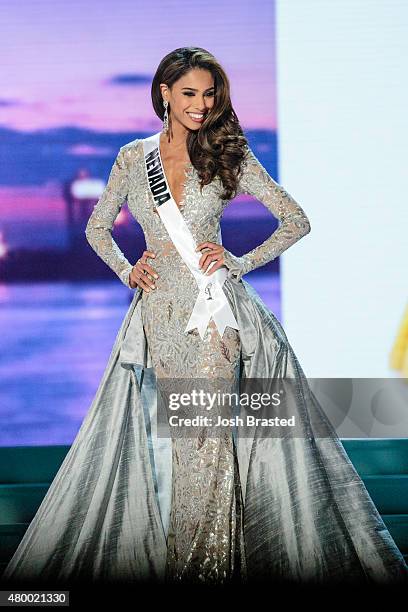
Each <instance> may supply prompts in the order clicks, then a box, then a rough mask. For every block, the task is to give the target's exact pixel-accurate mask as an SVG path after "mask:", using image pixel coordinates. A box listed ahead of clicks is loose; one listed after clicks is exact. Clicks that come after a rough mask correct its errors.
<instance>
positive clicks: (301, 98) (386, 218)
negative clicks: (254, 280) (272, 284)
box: [276, 0, 408, 378]
mask: <svg viewBox="0 0 408 612" xmlns="http://www.w3.org/2000/svg"><path fill="white" fill-rule="evenodd" d="M407 27H408V3H407V2H404V1H402V0H400V1H390V0H382V1H371V2H354V1H350V0H349V1H347V0H332V1H331V2H326V3H325V2H321V0H309V1H308V2H303V1H302V0H291V2H287V1H286V0H277V25H276V28H277V31H276V34H277V92H278V130H279V182H280V183H281V184H283V185H284V186H285V188H286V189H287V190H288V191H289V192H290V193H291V194H292V195H293V196H294V197H295V199H297V201H298V202H299V204H301V206H302V207H303V208H304V209H305V211H306V213H307V214H308V216H309V218H310V222H311V233H310V234H309V235H308V236H307V237H306V238H304V239H303V240H302V241H301V242H300V243H299V244H297V245H295V246H294V247H292V248H291V249H290V250H289V251H288V252H287V253H285V254H284V255H283V256H282V257H281V264H282V296H283V303H282V322H283V324H284V326H285V329H286V331H287V333H288V337H289V340H290V341H291V343H292V345H293V348H294V350H295V351H296V352H297V354H298V357H299V358H300V360H301V363H302V364H303V367H304V370H305V373H306V375H308V376H311V377H368V378H371V377H393V376H398V375H399V374H398V372H395V371H393V370H392V369H391V368H390V365H389V358H390V353H391V350H392V346H393V343H394V340H395V336H396V334H397V331H398V328H399V326H400V323H401V319H402V316H403V313H404V309H405V305H406V303H407V299H408V286H407V260H408V257H407V256H408V239H407V233H408V232H407V230H408V223H407V221H408V206H407V202H406V177H407V169H406V166H407V156H406V146H407V145H406V143H407V142H408V122H407V108H408V86H407V81H406V74H407V69H408V68H407V57H408V37H407Z"/></svg>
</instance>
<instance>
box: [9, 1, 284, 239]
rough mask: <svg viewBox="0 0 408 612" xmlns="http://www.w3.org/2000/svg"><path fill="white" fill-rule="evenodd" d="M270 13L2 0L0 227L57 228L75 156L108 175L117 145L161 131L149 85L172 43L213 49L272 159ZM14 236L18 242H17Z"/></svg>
mask: <svg viewBox="0 0 408 612" xmlns="http://www.w3.org/2000/svg"><path fill="white" fill-rule="evenodd" d="M274 12H275V8H274V2H271V1H270V0H254V1H252V2H250V3H249V2H247V1H246V0H245V1H240V0H238V1H236V2H234V3H231V2H230V1H229V0H228V1H227V0H219V1H217V2H201V1H195V2H191V0H190V1H189V2H187V1H185V0H177V1H175V0H166V1H151V2H144V1H143V2H142V1H141V0H118V1H117V2H115V3H113V2H110V1H109V2H107V1H103V0H102V1H101V0H85V1H81V2H79V1H77V0H73V1H72V2H57V4H56V3H55V0H54V1H51V0H35V1H27V0H25V1H22V2H19V3H12V2H6V3H2V5H1V6H0V23H1V26H0V32H1V39H2V43H1V47H2V51H1V55H2V70H1V72H0V134H1V140H2V142H3V144H2V146H1V157H2V162H3V163H2V166H3V171H1V170H0V212H1V217H2V219H3V220H4V221H6V222H7V225H8V226H9V224H10V222H11V221H13V222H14V223H15V222H17V223H18V221H19V220H21V221H26V222H27V221H28V220H30V221H31V222H34V223H35V222H36V221H39V222H40V221H44V220H47V222H51V223H52V222H53V221H54V222H55V224H56V227H57V226H60V225H61V221H62V219H63V216H64V203H63V200H62V196H61V191H60V185H61V181H62V180H64V179H67V178H69V177H70V176H71V175H72V170H73V168H75V167H76V166H78V160H79V161H80V164H82V165H83V164H88V166H89V167H90V168H91V170H92V172H93V174H94V175H96V176H100V177H101V178H105V179H106V178H107V174H108V170H107V167H108V166H109V165H110V163H111V162H112V160H113V156H114V155H115V153H116V152H117V149H118V147H119V146H121V144H124V143H125V142H128V141H130V140H132V139H133V138H136V137H139V136H142V135H145V134H151V133H154V132H156V131H158V130H159V129H160V128H161V122H160V120H159V119H158V117H156V115H155V114H154V111H153V109H152V105H151V99H150V85H151V79H152V77H153V74H154V71H155V69H156V68H157V65H158V63H159V61H160V59H161V58H162V57H163V56H164V55H166V54H167V53H168V52H170V51H171V50H173V49H175V48H177V47H182V46H190V45H196V46H200V47H204V48H206V49H208V50H209V51H211V52H212V53H214V55H215V56H216V57H217V58H218V59H219V61H220V62H221V64H222V65H223V67H224V68H225V70H226V72H227V74H228V76H229V78H230V82H231V96H232V103H233V105H234V108H235V111H236V112H237V114H238V117H239V119H240V121H241V124H242V126H243V128H244V130H245V131H251V130H256V131H258V130H260V131H262V132H263V133H264V134H266V137H265V138H264V140H262V143H261V144H262V145H263V147H264V152H265V155H266V156H268V154H271V155H272V152H271V150H270V151H269V153H268V149H272V147H273V146H274V145H272V144H271V145H270V146H269V142H268V137H267V133H268V132H270V133H271V134H272V133H274V132H275V131H276V92H275V85H276V69H275V26H274V21H275V15H274ZM48 131H50V132H48ZM73 134H74V135H75V138H74V137H73ZM56 135H57V137H56ZM78 135H79V136H78ZM105 135H106V138H105V139H104V136H105ZM115 135H117V139H115ZM108 162H109V163H108ZM16 203H18V205H16ZM0 223H1V221H0ZM9 227H10V226H9ZM1 229H3V230H4V228H2V227H1V225H0V230H1ZM15 230H17V228H15ZM7 233H8V232H7V231H6V238H7ZM17 235H18V231H15V232H13V239H12V242H13V244H15V243H16V240H17V242H20V240H19V239H18V238H17ZM22 235H23V236H24V235H25V238H26V239H27V235H26V234H25V232H23V233H22ZM9 237H10V239H11V236H9Z"/></svg>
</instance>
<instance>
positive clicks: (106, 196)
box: [85, 147, 133, 289]
mask: <svg viewBox="0 0 408 612" xmlns="http://www.w3.org/2000/svg"><path fill="white" fill-rule="evenodd" d="M128 176H129V175H128V165H127V163H126V149H125V148H124V147H121V148H120V150H119V153H118V154H117V157H116V159H115V162H114V164H113V166H112V169H111V171H110V175H109V179H108V183H107V185H106V187H105V189H104V191H103V193H102V195H101V197H100V198H99V200H98V202H97V203H96V204H95V206H94V209H93V211H92V213H91V216H90V217H89V219H88V223H87V225H86V229H85V235H86V239H87V241H88V242H89V244H90V245H91V247H92V248H93V250H94V251H95V252H96V253H97V254H98V255H99V257H100V258H101V259H103V261H104V262H105V263H106V264H107V265H108V266H109V267H110V268H111V269H112V270H113V271H114V272H115V273H116V274H117V275H118V277H119V278H120V280H121V281H122V283H123V284H124V285H126V287H128V288H129V289H132V287H131V286H130V284H129V274H130V272H131V270H132V268H133V266H132V264H131V263H130V262H129V261H128V260H127V259H126V257H125V256H124V254H123V253H122V251H121V250H120V248H119V246H118V245H117V243H116V242H115V240H114V239H113V238H112V228H113V224H114V221H115V219H116V217H117V216H118V214H119V212H120V209H121V207H122V205H123V203H124V201H125V200H126V197H127V194H128Z"/></svg>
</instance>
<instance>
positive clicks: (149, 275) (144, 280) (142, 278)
mask: <svg viewBox="0 0 408 612" xmlns="http://www.w3.org/2000/svg"><path fill="white" fill-rule="evenodd" d="M148 257H153V258H154V257H156V255H155V254H154V253H153V252H152V251H143V255H142V256H141V258H140V259H138V260H137V262H136V263H135V265H134V266H133V268H132V271H131V273H130V274H129V284H130V286H131V288H132V289H136V287H140V288H141V289H143V290H144V291H147V292H149V291H150V289H155V288H156V286H155V284H154V280H153V278H159V275H158V274H157V273H156V271H155V270H154V269H153V268H152V267H151V266H149V264H148V263H146V259H147V258H148Z"/></svg>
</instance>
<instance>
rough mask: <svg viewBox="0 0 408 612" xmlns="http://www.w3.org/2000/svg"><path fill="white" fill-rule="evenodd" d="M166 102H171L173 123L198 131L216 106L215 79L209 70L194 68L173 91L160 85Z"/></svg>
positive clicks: (181, 78)
mask: <svg viewBox="0 0 408 612" xmlns="http://www.w3.org/2000/svg"><path fill="white" fill-rule="evenodd" d="M160 89H161V92H162V96H163V99H164V100H167V101H168V102H169V105H170V106H169V111H170V117H171V121H172V123H173V125H174V123H179V124H181V125H182V126H183V127H184V128H186V129H189V130H196V129H199V128H200V125H201V124H202V123H203V121H204V120H205V117H206V115H207V113H208V112H209V111H210V109H211V108H212V107H213V106H214V78H213V76H212V74H211V72H210V71H209V70H204V69H202V68H193V69H191V70H190V71H189V72H187V73H186V74H185V75H184V76H182V77H180V78H179V79H178V81H176V82H175V83H173V86H172V88H171V90H170V89H169V88H168V87H167V85H165V84H164V83H161V84H160Z"/></svg>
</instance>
